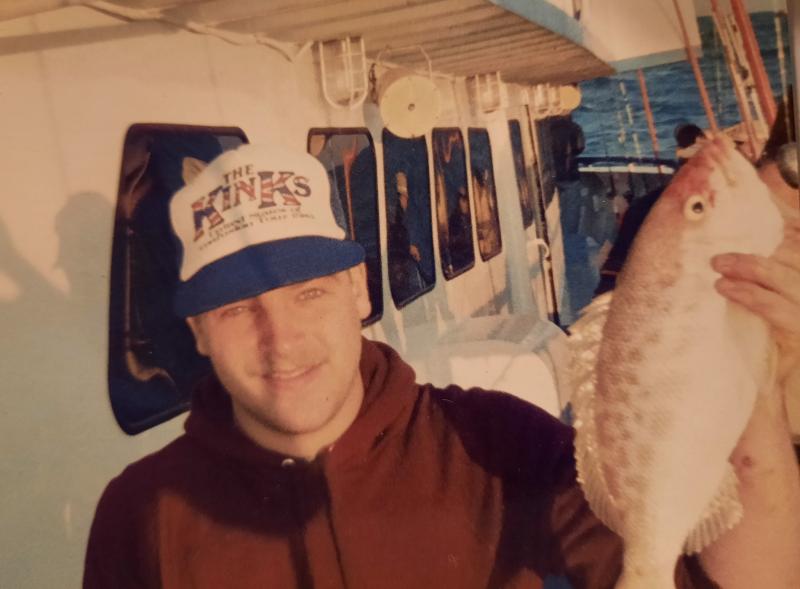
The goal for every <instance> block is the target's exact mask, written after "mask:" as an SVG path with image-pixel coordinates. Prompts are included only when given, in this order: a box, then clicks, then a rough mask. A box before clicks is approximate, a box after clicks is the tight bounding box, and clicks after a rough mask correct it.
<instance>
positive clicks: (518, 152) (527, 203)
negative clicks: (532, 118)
mask: <svg viewBox="0 0 800 589" xmlns="http://www.w3.org/2000/svg"><path fill="white" fill-rule="evenodd" d="M508 132H509V134H510V135H511V151H512V153H513V154H514V172H515V174H516V177H517V189H518V190H519V206H520V209H522V226H523V227H525V228H526V229H527V228H528V227H530V226H531V225H533V190H532V189H531V184H530V182H528V174H527V167H526V165H525V150H524V148H523V146H522V129H521V128H520V124H519V121H517V120H512V121H508Z"/></svg>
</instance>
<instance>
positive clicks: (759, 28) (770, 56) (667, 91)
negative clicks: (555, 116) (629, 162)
mask: <svg viewBox="0 0 800 589" xmlns="http://www.w3.org/2000/svg"><path fill="white" fill-rule="evenodd" d="M779 18H780V26H781V28H782V33H783V44H784V51H785V58H786V68H787V69H786V72H787V78H788V80H789V83H791V80H792V79H793V78H794V76H793V73H792V72H793V69H792V56H791V50H790V48H789V38H790V36H789V32H788V27H787V19H786V15H785V14H782V15H780V17H779ZM751 19H752V22H753V29H754V30H755V33H756V37H757V39H758V41H759V45H760V48H761V54H762V58H763V59H764V65H765V67H766V69H767V74H768V76H769V78H770V82H771V84H772V89H773V92H774V94H775V97H776V99H777V98H778V97H780V96H782V94H783V89H782V84H781V77H780V63H779V59H778V48H777V47H778V44H777V34H776V27H775V13H772V12H760V13H755V14H752V15H751ZM698 22H699V26H700V35H701V40H702V44H703V56H702V57H701V58H700V68H701V70H702V72H703V78H704V80H705V84H706V89H707V91H708V95H709V98H710V100H711V104H712V107H713V109H714V114H715V116H716V118H717V122H718V124H719V125H720V126H721V127H728V126H731V125H734V124H736V123H738V122H740V115H739V109H738V106H737V104H736V97H735V95H734V92H733V87H732V84H731V79H730V73H729V70H728V67H727V65H726V64H725V61H724V57H723V47H722V45H721V42H720V41H719V37H718V36H717V34H716V30H715V27H714V23H713V21H712V20H711V18H710V17H702V18H700V19H698ZM643 71H644V75H645V79H646V82H647V91H648V95H649V97H650V105H651V108H652V109H653V118H654V119H655V123H656V132H657V135H658V141H659V147H660V154H661V156H662V157H667V158H671V157H674V155H675V139H674V137H673V131H674V129H675V126H676V125H678V124H680V123H684V122H692V123H695V124H697V125H699V126H700V127H702V128H704V129H706V128H708V126H709V124H708V120H707V119H706V115H705V111H704V110H703V105H702V102H701V99H700V92H699V90H698V88H697V84H696V82H695V79H694V74H693V73H692V68H691V65H690V64H689V62H688V61H684V62H680V63H674V64H668V65H663V66H656V67H651V68H646V69H644V70H643ZM580 89H581V93H582V95H583V99H582V101H581V106H580V107H579V108H578V109H577V110H575V111H574V112H573V115H572V117H573V119H574V120H575V121H576V122H577V123H578V124H580V125H581V126H582V127H583V130H584V133H585V135H586V150H585V151H584V152H583V154H582V155H584V156H596V157H603V156H629V157H637V156H641V157H651V156H653V155H654V154H653V146H652V143H651V141H650V134H649V132H648V130H647V120H646V118H645V113H644V108H643V107H642V96H641V92H640V90H639V81H638V78H637V74H636V72H635V71H634V72H628V73H624V74H618V75H615V76H611V77H608V78H599V79H595V80H590V81H588V82H583V83H581V84H580ZM628 104H629V105H630V107H631V108H630V109H628V108H627V105H628ZM629 112H630V114H631V115H632V119H633V121H632V124H631V121H630V119H629V116H628V113H629ZM637 140H638V149H637Z"/></svg>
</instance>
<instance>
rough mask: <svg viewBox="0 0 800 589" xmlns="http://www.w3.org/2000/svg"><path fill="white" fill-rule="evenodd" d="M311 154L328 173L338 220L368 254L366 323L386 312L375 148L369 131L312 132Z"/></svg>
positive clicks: (336, 130)
mask: <svg viewBox="0 0 800 589" xmlns="http://www.w3.org/2000/svg"><path fill="white" fill-rule="evenodd" d="M308 152H309V153H310V154H311V155H313V156H314V157H316V158H317V159H319V161H321V162H322V163H323V165H324V166H325V168H326V169H327V170H328V177H329V178H330V181H331V199H332V200H333V203H332V204H333V205H334V206H333V210H334V211H335V212H337V221H338V222H339V224H340V225H341V226H342V227H343V228H344V229H345V231H347V237H348V238H350V239H354V240H356V241H357V242H358V243H360V244H361V245H362V246H364V250H365V251H366V253H367V255H366V265H367V286H368V288H369V299H370V302H371V303H372V312H371V313H370V315H369V317H368V318H367V319H366V320H365V321H364V324H365V325H367V324H369V323H372V322H374V321H377V320H378V319H379V318H380V316H381V314H382V313H383V291H382V288H381V246H380V237H379V235H378V179H377V175H376V171H375V148H374V147H373V145H372V140H371V138H370V135H369V131H367V130H366V129H312V130H311V131H309V133H308Z"/></svg>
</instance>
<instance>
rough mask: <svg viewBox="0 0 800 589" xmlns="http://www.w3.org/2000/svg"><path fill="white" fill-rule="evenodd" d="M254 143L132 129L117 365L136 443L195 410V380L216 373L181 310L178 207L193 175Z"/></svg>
mask: <svg viewBox="0 0 800 589" xmlns="http://www.w3.org/2000/svg"><path fill="white" fill-rule="evenodd" d="M246 141H247V138H246V136H245V134H244V133H243V132H242V130H241V129H238V128H227V127H226V128H210V127H194V126H176V125H133V126H132V127H130V128H129V129H128V133H127V135H126V137H125V144H124V148H123V153H122V165H121V170H120V182H119V193H118V196H117V207H116V215H115V220H114V237H113V244H112V251H111V257H112V258H111V294H110V301H109V360H108V363H109V366H108V380H109V394H110V396H111V406H112V409H113V411H114V415H115V417H116V419H117V421H118V423H119V425H120V427H122V429H123V430H124V431H125V432H126V433H128V434H136V433H138V432H141V431H143V430H146V429H148V428H150V427H153V426H154V425H157V424H159V423H161V422H163V421H165V420H167V419H169V418H170V417H173V416H174V415H177V414H178V413H180V412H182V411H184V410H186V409H187V408H188V407H189V399H190V398H191V393H192V389H193V388H194V385H195V383H196V381H197V380H198V379H199V378H201V377H203V376H205V375H206V374H208V373H209V372H210V370H211V367H210V365H209V362H208V360H207V359H206V358H204V357H202V356H200V355H199V354H198V353H197V351H196V349H195V345H194V338H193V336H192V334H191V332H190V331H189V328H188V326H187V325H186V322H185V321H184V320H183V319H181V318H179V317H177V316H176V315H175V314H174V312H173V310H172V299H173V292H174V289H175V286H176V285H177V282H178V260H177V246H176V242H175V240H174V238H173V234H172V229H171V227H170V221H169V200H170V197H171V196H172V195H173V194H174V193H175V192H176V191H177V190H179V189H180V188H181V187H182V186H183V184H184V179H183V178H184V176H185V175H186V174H187V173H191V172H192V171H195V172H196V171H197V170H198V169H201V168H202V166H203V164H204V163H207V162H209V161H211V160H212V159H214V158H215V157H216V156H217V155H219V154H220V153H222V152H223V151H225V150H228V149H234V148H236V147H238V146H239V145H241V144H242V143H245V142H246Z"/></svg>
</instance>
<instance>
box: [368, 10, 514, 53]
mask: <svg viewBox="0 0 800 589" xmlns="http://www.w3.org/2000/svg"><path fill="white" fill-rule="evenodd" d="M473 13H474V11H467V12H466V13H465V14H462V15H461V20H460V21H459V23H458V24H457V25H456V24H452V25H451V24H448V25H446V26H444V27H442V26H436V27H425V28H421V29H419V30H411V31H410V32H409V31H408V30H405V31H404V30H403V29H402V28H400V29H398V28H397V27H394V28H388V29H383V30H380V31H366V32H365V33H364V40H365V41H366V43H367V50H368V51H369V50H370V48H373V49H374V48H377V49H382V48H384V47H386V46H387V45H391V46H395V47H408V46H411V45H422V46H423V47H427V46H428V44H429V43H432V42H436V41H437V40H440V39H447V40H450V41H452V42H454V43H455V42H464V43H466V42H468V41H469V39H470V38H471V37H473V36H474V35H480V34H482V33H483V32H484V31H488V30H494V31H496V34H502V32H503V29H504V27H510V26H516V25H517V24H519V22H520V18H519V17H518V16H516V15H513V14H509V13H497V14H495V15H491V16H487V15H486V14H485V13H484V12H483V11H482V10H481V11H479V12H478V13H477V14H474V18H472V17H471V15H472V14H473Z"/></svg>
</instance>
